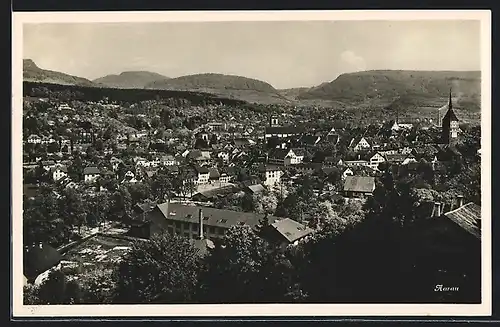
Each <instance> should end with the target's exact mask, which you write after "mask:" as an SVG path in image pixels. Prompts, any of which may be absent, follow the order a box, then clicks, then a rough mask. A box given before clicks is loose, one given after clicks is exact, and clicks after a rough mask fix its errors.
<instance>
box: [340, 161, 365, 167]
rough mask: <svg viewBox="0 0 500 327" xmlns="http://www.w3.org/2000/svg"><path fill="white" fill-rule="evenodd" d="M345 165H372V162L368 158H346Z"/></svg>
mask: <svg viewBox="0 0 500 327" xmlns="http://www.w3.org/2000/svg"><path fill="white" fill-rule="evenodd" d="M344 165H346V166H347V167H370V162H368V161H367V160H346V161H344Z"/></svg>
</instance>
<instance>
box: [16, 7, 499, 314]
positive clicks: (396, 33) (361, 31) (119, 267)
mask: <svg viewBox="0 0 500 327" xmlns="http://www.w3.org/2000/svg"><path fill="white" fill-rule="evenodd" d="M490 29H491V27H490V14H489V12H488V11H474V10H469V11H401V12H396V11H390V10H387V11H382V10H381V11H357V12H342V11H325V12H300V11H297V12H286V11H285V12H272V11H271V12H250V11H247V12H150V13H148V12H135V13H134V12H129V13H125V12H122V13H119V12H101V13H90V12H87V13H85V12H81V13H77V12H70V13H62V12H60V13H41V12H40V13H14V14H13V38H12V39H13V64H12V70H13V96H14V101H13V108H12V126H13V127H12V131H13V132H12V140H13V141H12V158H13V161H12V171H13V177H12V178H13V179H12V181H13V182H12V192H13V197H12V201H13V202H12V206H13V209H12V212H13V215H12V217H11V218H12V226H13V227H12V231H11V233H12V239H13V261H12V262H13V264H12V271H13V277H12V278H13V281H12V283H11V285H12V294H13V302H14V304H13V306H14V315H16V314H18V315H20V316H52V317H54V316H57V315H60V316H82V317H83V316H247V315H250V316H251V315H260V316H269V315H279V316H283V315H285V316H286V315H288V316H307V315H315V316H325V315H326V316H328V315H342V316H348V315H357V316H359V315H371V316H374V315H386V316H390V315H415V316H418V315H437V316H439V315H448V316H453V315H467V316H474V315H488V314H490V313H491V255H490V253H491V209H490V206H491V193H490V192H491V186H490V182H491V179H490V170H491V166H490V158H491V154H490V151H491V150H490V143H491V141H490V138H491V136H490V135H491V128H490V123H491V94H490V93H491V89H490V88H491V85H490V83H491V77H490V69H491V68H490V67H491V63H490V61H491V57H490V56H491V54H490V53H491V50H490V47H491V44H490V37H491V36H490V33H491V30H490ZM103 305H105V306H103ZM139 305H140V306H139Z"/></svg>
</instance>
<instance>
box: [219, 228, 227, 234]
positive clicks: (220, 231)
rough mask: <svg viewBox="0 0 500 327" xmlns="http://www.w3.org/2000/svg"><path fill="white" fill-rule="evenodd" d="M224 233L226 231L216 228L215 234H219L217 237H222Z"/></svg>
mask: <svg viewBox="0 0 500 327" xmlns="http://www.w3.org/2000/svg"><path fill="white" fill-rule="evenodd" d="M225 231H226V230H225V229H224V228H218V229H217V234H219V235H224V233H225Z"/></svg>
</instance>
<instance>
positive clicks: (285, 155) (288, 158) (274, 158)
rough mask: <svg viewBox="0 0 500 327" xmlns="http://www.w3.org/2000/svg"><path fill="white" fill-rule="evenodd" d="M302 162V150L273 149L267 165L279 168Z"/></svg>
mask: <svg viewBox="0 0 500 327" xmlns="http://www.w3.org/2000/svg"><path fill="white" fill-rule="evenodd" d="M303 160H304V151H303V150H302V149H273V150H272V151H271V153H270V154H269V158H268V162H269V163H271V164H276V165H281V166H288V165H298V164H301V163H302V161H303Z"/></svg>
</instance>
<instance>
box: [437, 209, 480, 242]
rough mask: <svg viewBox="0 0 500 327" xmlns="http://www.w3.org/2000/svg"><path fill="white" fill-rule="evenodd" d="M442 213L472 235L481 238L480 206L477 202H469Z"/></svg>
mask: <svg viewBox="0 0 500 327" xmlns="http://www.w3.org/2000/svg"><path fill="white" fill-rule="evenodd" d="M444 215H445V216H446V217H448V218H449V219H450V220H451V221H453V222H454V223H456V224H457V225H458V226H460V227H461V228H462V229H464V230H465V231H467V232H468V233H470V234H472V235H473V236H474V237H476V238H478V239H479V238H481V225H480V222H481V207H480V206H478V205H477V204H475V203H472V202H470V203H467V204H466V205H463V206H461V207H459V208H457V209H455V210H452V211H449V212H446V213H445V214H444Z"/></svg>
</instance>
